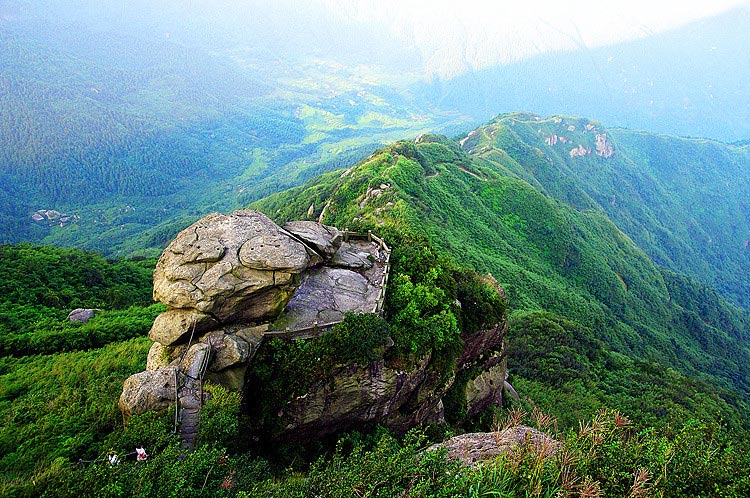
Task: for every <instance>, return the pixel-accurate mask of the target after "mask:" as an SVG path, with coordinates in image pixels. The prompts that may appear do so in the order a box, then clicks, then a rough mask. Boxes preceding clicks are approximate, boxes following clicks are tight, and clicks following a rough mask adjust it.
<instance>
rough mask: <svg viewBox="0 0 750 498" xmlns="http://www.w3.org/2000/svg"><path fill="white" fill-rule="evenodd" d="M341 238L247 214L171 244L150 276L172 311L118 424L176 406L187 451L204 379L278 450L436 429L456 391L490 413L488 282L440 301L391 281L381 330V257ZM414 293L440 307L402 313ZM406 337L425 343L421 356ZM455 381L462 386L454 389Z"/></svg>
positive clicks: (497, 335)
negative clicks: (281, 375) (373, 428)
mask: <svg viewBox="0 0 750 498" xmlns="http://www.w3.org/2000/svg"><path fill="white" fill-rule="evenodd" d="M351 237H352V239H350V234H349V233H344V234H342V233H341V232H339V231H338V230H337V229H335V228H333V227H328V226H324V225H321V224H319V223H316V222H294V223H287V224H285V225H284V227H283V228H281V227H279V226H278V225H276V224H275V223H273V222H272V221H270V220H269V219H268V218H267V217H266V216H265V215H263V214H261V213H259V212H255V211H239V212H235V213H232V214H231V215H219V214H214V215H210V216H208V217H206V218H204V219H203V220H200V221H199V222H197V223H195V224H194V225H193V226H191V227H189V228H187V229H186V230H184V231H183V232H181V233H180V234H179V235H178V236H177V238H176V239H175V240H174V241H173V242H172V243H171V244H170V245H169V246H168V247H167V249H166V250H165V251H164V254H163V255H162V257H161V258H160V260H159V262H158V264H157V267H156V270H155V272H154V297H155V299H157V300H160V301H162V302H163V303H165V304H167V305H168V306H169V307H170V309H169V310H168V311H166V312H165V313H163V314H162V315H160V316H159V317H158V318H157V319H156V321H155V322H154V325H153V327H152V330H151V332H150V334H149V337H150V338H151V339H152V340H153V341H154V344H153V346H152V347H151V350H150V352H149V356H148V361H147V370H146V371H145V372H141V373H138V374H136V375H133V376H131V377H130V378H129V379H128V380H127V381H126V382H125V384H124V388H123V393H122V395H121V397H120V409H121V410H122V412H123V414H125V415H126V416H127V415H131V414H134V413H143V412H145V411H149V410H161V409H164V408H166V407H168V406H169V405H170V404H174V403H175V402H177V405H178V407H179V408H180V414H181V416H182V418H183V422H182V425H183V427H182V430H183V439H185V432H188V434H189V435H188V436H187V438H188V442H189V443H192V442H193V440H194V438H195V437H196V433H197V426H196V423H197V422H196V420H197V412H198V410H199V409H200V405H201V403H202V400H203V393H202V383H203V381H204V380H206V379H207V380H209V381H212V382H216V383H220V384H222V385H224V386H226V387H228V388H230V389H232V390H237V391H241V392H243V396H244V406H245V407H246V411H247V413H248V414H250V416H251V418H252V417H253V416H254V415H255V416H257V418H258V420H257V424H252V423H251V424H250V426H254V429H251V431H255V432H256V435H257V434H261V435H263V436H266V437H268V436H270V437H272V438H275V439H304V438H308V437H319V436H321V435H325V434H330V433H334V432H337V431H340V430H342V429H345V428H348V427H356V426H361V425H363V424H370V423H381V424H384V425H386V426H388V427H392V428H394V429H396V430H399V431H405V430H407V429H408V428H410V427H413V426H415V425H417V424H420V423H424V422H434V423H441V422H444V421H445V417H444V402H443V398H444V396H445V394H446V393H447V392H448V390H449V389H451V388H452V387H453V388H454V389H459V390H461V394H460V396H459V398H460V404H462V405H465V406H466V408H467V409H466V413H467V414H468V415H473V414H475V413H477V412H478V411H479V410H481V409H482V408H484V407H486V406H487V405H488V404H491V403H501V401H502V389H503V382H504V380H505V347H504V340H505V332H506V330H507V319H506V316H505V314H504V313H505V312H504V306H501V308H502V309H501V311H500V312H499V314H498V313H497V312H496V313H494V314H493V313H490V314H489V317H490V318H491V321H490V322H488V321H487V317H484V318H481V319H480V318H478V313H477V312H476V310H473V309H472V306H476V301H477V300H479V301H482V298H479V297H477V296H478V295H475V294H476V292H478V291H477V290H476V289H478V288H483V289H484V292H489V293H490V295H491V296H494V297H492V299H494V300H495V301H493V302H502V300H503V299H504V295H503V293H502V290H501V289H500V288H499V287H498V286H497V285H496V283H494V282H493V281H491V280H488V279H483V278H481V277H479V276H477V275H476V274H474V273H473V272H469V273H467V272H465V271H459V270H452V271H453V272H454V273H455V275H453V274H450V275H451V276H450V277H449V278H450V279H451V280H450V281H451V282H453V284H452V285H453V286H455V287H457V288H458V289H459V290H458V291H457V294H456V297H455V298H450V297H447V296H446V295H445V292H444V291H443V290H440V289H433V288H431V287H430V286H429V285H427V284H426V283H422V284H419V285H418V286H417V287H415V286H414V284H413V283H412V281H411V279H412V277H410V276H408V275H405V274H402V273H399V276H398V282H397V283H396V284H395V285H396V290H394V291H393V293H394V294H395V295H399V296H401V297H400V298H396V300H397V301H398V300H399V299H400V300H401V301H402V302H401V303H400V304H399V305H398V306H397V307H396V308H394V309H392V310H390V314H393V315H395V316H393V317H391V321H393V322H394V325H393V328H391V324H390V323H389V322H388V321H385V320H383V318H381V317H380V315H381V314H382V312H383V308H384V299H385V289H386V282H387V280H388V274H389V268H390V265H389V258H390V254H391V250H390V248H389V247H388V246H387V245H386V244H385V243H384V242H383V241H381V240H380V239H378V238H377V237H373V236H372V235H369V236H367V237H365V238H364V239H363V240H355V236H354V235H352V236H351ZM345 239H347V240H345ZM406 259H408V258H406ZM402 265H403V264H402ZM414 278H415V279H417V278H419V277H418V276H414ZM415 281H416V280H415ZM477 286H479V287H477ZM472 289H473V290H472ZM472 292H474V294H472ZM424 293H427V294H429V293H434V294H435V296H440V298H441V299H442V300H443V301H444V303H443V304H442V305H440V304H439V303H438V302H437V301H435V302H432V301H430V300H428V303H427V305H425V306H426V308H425V309H423V310H421V311H417V310H416V308H415V309H411V308H414V307H415V306H417V304H415V303H419V304H418V306H423V305H424V304H423V303H422V302H421V300H422V299H423V297H424V296H423V294H424ZM480 293H481V292H480ZM420 296H422V297H420ZM435 296H432V298H431V299H433V300H435V299H437V298H436V297H435ZM461 299H463V300H464V303H462V301H461ZM410 307H411V308H410ZM450 307H453V308H454V309H455V313H456V314H457V315H460V316H464V322H465V324H464V325H465V329H466V330H464V331H459V330H458V329H457V326H456V318H455V316H454V314H453V312H451V310H450ZM463 308H466V311H465V312H463V314H462V313H461V310H462V309H463ZM410 309H411V311H409V310H410ZM346 313H358V314H360V315H359V316H360V318H358V319H357V320H354V318H345V317H347V316H348V315H346ZM415 313H416V314H415ZM430 313H433V314H434V316H432V318H430V316H431V315H430ZM412 315H413V316H412ZM421 315H424V316H423V317H422V318H419V316H421ZM470 317H471V318H470ZM436 319H437V320H436ZM425 320H426V321H425ZM430 320H432V321H430ZM409 324H412V325H414V327H418V328H420V329H421V330H417V328H414V329H413V330H412V329H410V328H409V327H410V326H412V325H409ZM446 324H447V325H446ZM445 326H447V327H448V328H447V329H446V330H442V328H445ZM378 327H380V328H378ZM433 327H434V329H435V330H432V328H433ZM441 327H442V328H441ZM454 330H455V332H451V331H454ZM412 332H413V333H414V335H415V336H418V335H419V334H422V338H421V339H420V340H421V341H422V343H420V342H419V341H416V340H415V339H413V338H411V337H410V336H411V334H412ZM433 333H434V334H435V335H436V336H439V335H440V334H443V333H445V334H451V333H454V334H455V335H456V340H455V341H454V342H451V343H450V344H452V346H451V347H450V348H448V349H446V348H445V347H442V346H440V347H438V346H435V344H439V341H437V342H436V340H434V339H433V338H432V337H430V336H431V335H432V334H433ZM378 334H380V335H378ZM376 336H377V337H376ZM391 336H393V337H391ZM394 338H395V340H394ZM442 340H443V339H441V341H442ZM269 341H270V343H269ZM279 341H281V342H279ZM290 341H291V342H290ZM295 341H302V342H301V343H297V342H295ZM444 342H445V343H446V344H448V339H447V338H445V340H444ZM267 343H268V344H267ZM284 344H301V345H300V346H298V347H299V348H301V349H300V352H299V356H295V355H294V354H290V355H287V356H283V355H281V354H279V353H278V350H279V348H281V347H282V346H281V345H284ZM304 344H307V346H305V345H304ZM429 344H433V347H429ZM269 348H270V349H269ZM274 348H276V349H274ZM305 348H306V349H305ZM315 348H317V349H315ZM441 348H442V349H441ZM269 351H270V352H269ZM309 351H316V353H315V355H316V356H315V357H313V358H307V359H306V360H305V361H307V363H306V365H307V366H306V367H305V368H307V370H306V371H305V370H304V369H303V370H299V371H296V372H294V373H293V374H291V375H293V376H294V377H296V379H294V380H293V381H290V382H288V383H287V384H286V385H284V383H283V382H282V384H281V385H280V386H278V385H277V384H273V382H277V381H278V380H279V379H273V380H270V381H268V379H266V380H264V379H262V378H259V377H258V371H263V370H269V369H271V370H273V369H274V368H279V367H283V366H285V363H287V362H288V363H290V364H296V363H304V361H302V360H303V359H304V358H301V357H302V356H304V354H308V355H309ZM259 353H260V354H259ZM248 368H249V369H250V370H248ZM463 370H470V371H471V373H472V376H471V378H465V379H464V378H462V382H461V385H460V386H454V381H455V379H456V375H455V374H456V372H460V371H463ZM286 372H287V373H288V372H289V371H286ZM300 379H302V381H300ZM464 380H465V381H466V382H464ZM269 384H273V386H272V388H269ZM269 392H271V393H272V394H271V395H269ZM269 414H271V415H269Z"/></svg>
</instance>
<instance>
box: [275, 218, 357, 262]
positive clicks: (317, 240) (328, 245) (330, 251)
mask: <svg viewBox="0 0 750 498" xmlns="http://www.w3.org/2000/svg"><path fill="white" fill-rule="evenodd" d="M283 228H284V230H286V231H287V232H289V233H291V234H292V235H295V236H296V237H298V238H299V239H300V240H301V241H303V242H304V243H305V244H306V245H307V246H309V247H312V248H313V249H315V251H316V252H317V253H318V254H319V255H320V256H322V257H323V259H325V260H326V261H327V260H329V259H331V258H332V257H333V255H334V254H336V251H338V250H339V247H341V242H342V241H343V239H344V238H343V235H342V234H341V232H340V231H339V230H338V229H337V228H335V227H329V226H326V225H323V224H321V223H317V222H315V221H289V222H287V223H284V225H283Z"/></svg>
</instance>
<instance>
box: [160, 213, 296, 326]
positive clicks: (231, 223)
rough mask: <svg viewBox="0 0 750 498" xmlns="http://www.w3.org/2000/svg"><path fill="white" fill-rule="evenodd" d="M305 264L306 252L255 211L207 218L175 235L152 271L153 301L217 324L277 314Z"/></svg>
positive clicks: (288, 296) (289, 295)
mask: <svg viewBox="0 0 750 498" xmlns="http://www.w3.org/2000/svg"><path fill="white" fill-rule="evenodd" d="M309 263H310V256H309V255H308V250H307V249H306V247H305V246H304V245H303V244H302V243H300V242H298V241H297V240H295V239H294V238H293V237H292V236H291V235H289V233H288V232H286V231H285V230H282V229H281V228H279V227H278V226H277V225H276V224H275V223H274V222H272V221H271V220H270V219H268V217H266V216H265V215H263V214H262V213H259V212H257V211H236V212H234V213H232V214H230V215H223V214H211V215H209V216H207V217H205V218H203V219H202V220H200V221H198V222H196V223H194V224H193V225H191V226H190V227H188V228H186V229H185V230H183V231H182V232H180V233H179V234H178V235H177V237H176V238H175V239H174V240H173V241H172V242H171V243H170V244H169V246H167V248H166V249H165V250H164V252H163V253H162V255H161V257H160V258H159V261H158V263H157V265H156V269H155V270H154V299H155V300H156V301H161V302H162V303H164V304H166V305H167V306H169V307H171V308H178V309H189V310H197V311H199V312H201V313H204V314H208V315H211V316H213V317H215V318H216V319H217V320H219V321H221V322H223V323H230V322H233V321H239V320H244V321H252V320H262V319H265V318H268V317H272V316H275V315H278V314H279V313H280V312H281V311H282V310H283V309H284V306H285V305H286V303H287V302H288V300H289V299H290V298H291V297H292V295H293V293H294V289H295V288H296V287H297V284H298V282H299V278H297V276H298V275H299V273H301V272H302V271H303V270H304V269H305V268H307V266H308V264H309Z"/></svg>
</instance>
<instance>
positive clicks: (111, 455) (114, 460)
mask: <svg viewBox="0 0 750 498" xmlns="http://www.w3.org/2000/svg"><path fill="white" fill-rule="evenodd" d="M107 460H108V461H109V464H110V465H111V466H113V467H114V466H115V465H117V464H118V463H120V457H118V456H117V453H115V452H114V451H110V452H109V455H107Z"/></svg>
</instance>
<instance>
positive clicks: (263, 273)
mask: <svg viewBox="0 0 750 498" xmlns="http://www.w3.org/2000/svg"><path fill="white" fill-rule="evenodd" d="M285 227H286V229H282V228H280V227H279V226H278V225H276V224H275V223H273V222H272V221H271V220H270V219H269V218H268V217H266V216H265V215H263V214H262V213H259V212H256V211H236V212H234V213H232V214H229V215H223V214H211V215H209V216H207V217H206V218H203V219H202V220H200V221H198V222H196V223H194V224H193V225H191V226H190V227H188V228H187V229H185V230H183V231H182V232H180V233H179V234H178V235H177V237H176V238H175V239H174V240H173V241H172V242H171V243H170V244H169V246H168V247H167V248H166V249H165V250H164V253H163V254H162V255H161V257H160V258H159V262H158V263H157V266H156V269H155V270H154V299H156V300H158V301H161V302H162V303H164V304H166V305H167V306H168V307H169V308H170V309H169V310H168V311H166V312H164V313H162V314H161V315H159V316H158V317H157V318H156V320H155V321H154V324H153V326H152V328H151V331H150V332H149V338H150V339H151V340H152V341H154V344H153V346H152V347H151V349H150V351H149V355H148V360H147V364H146V365H147V366H146V368H147V372H144V373H141V374H137V375H135V376H133V377H132V378H131V379H129V380H128V381H127V382H126V383H125V386H124V391H123V395H122V397H121V409H122V411H123V413H125V414H131V413H142V412H144V411H148V410H152V409H156V410H158V409H161V408H164V406H165V404H168V403H169V402H170V401H169V400H170V399H171V402H174V394H172V395H171V398H168V397H165V396H166V391H164V389H162V388H161V387H159V385H158V383H155V382H152V380H153V379H157V378H160V376H163V375H167V376H168V375H169V374H165V373H164V372H171V375H172V377H174V375H173V374H174V369H177V370H178V371H179V372H180V374H181V375H185V376H187V377H188V378H193V377H196V376H197V375H200V376H201V377H205V378H207V379H209V380H211V381H213V382H219V383H221V384H223V385H225V386H226V387H228V388H230V389H234V390H241V389H242V387H243V384H244V376H245V371H246V369H247V365H248V363H249V362H250V361H251V360H252V358H253V356H254V355H255V352H256V351H257V349H258V347H259V346H260V343H261V342H262V340H263V337H264V335H265V334H266V333H268V332H269V329H270V328H271V324H272V323H273V322H274V321H276V320H277V318H278V316H279V315H280V314H281V313H282V312H284V315H285V318H284V319H283V320H281V321H279V322H278V323H280V324H282V325H280V326H281V327H282V329H285V328H290V329H291V330H292V331H294V330H297V329H300V328H305V327H309V326H312V325H313V324H316V323H320V324H327V323H330V322H336V321H340V320H341V319H342V318H343V316H344V313H346V312H372V311H373V309H374V307H375V304H376V303H377V302H378V298H379V296H381V295H382V293H381V292H380V291H381V288H380V286H381V285H382V283H383V281H384V276H385V272H386V271H387V255H384V254H380V253H379V252H378V251H379V249H378V247H379V246H377V244H375V245H374V246H373V244H371V243H369V242H365V243H363V244H359V245H355V244H351V243H343V235H342V234H341V232H339V231H338V230H337V229H336V228H333V227H328V226H325V225H322V224H320V223H315V222H308V221H304V222H292V223H287V224H286V225H285ZM339 252H341V253H342V254H343V255H340V256H339V259H340V260H346V261H351V262H353V263H352V264H350V265H349V267H347V268H339V267H337V268H330V267H326V266H320V265H325V264H329V263H330V261H331V260H332V259H334V257H335V256H336V255H337V254H339ZM312 266H317V267H316V268H312ZM351 266H354V268H351ZM303 273H304V276H303ZM301 281H304V282H309V285H306V286H305V288H304V289H301V290H300V292H298V293H297V294H295V292H296V291H297V290H298V287H299V285H300V282H301ZM292 297H296V301H295V302H294V303H295V304H293V305H292V306H289V307H288V306H287V305H288V304H289V302H290V300H291V299H292ZM285 308H287V309H286V310H285ZM277 330H278V329H277ZM201 358H205V361H203V360H201ZM172 384H174V381H172ZM183 384H184V383H183ZM172 388H174V386H172ZM181 388H185V386H184V385H182V386H178V390H179V389H181ZM162 391H164V392H162ZM191 399H192V398H191Z"/></svg>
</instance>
